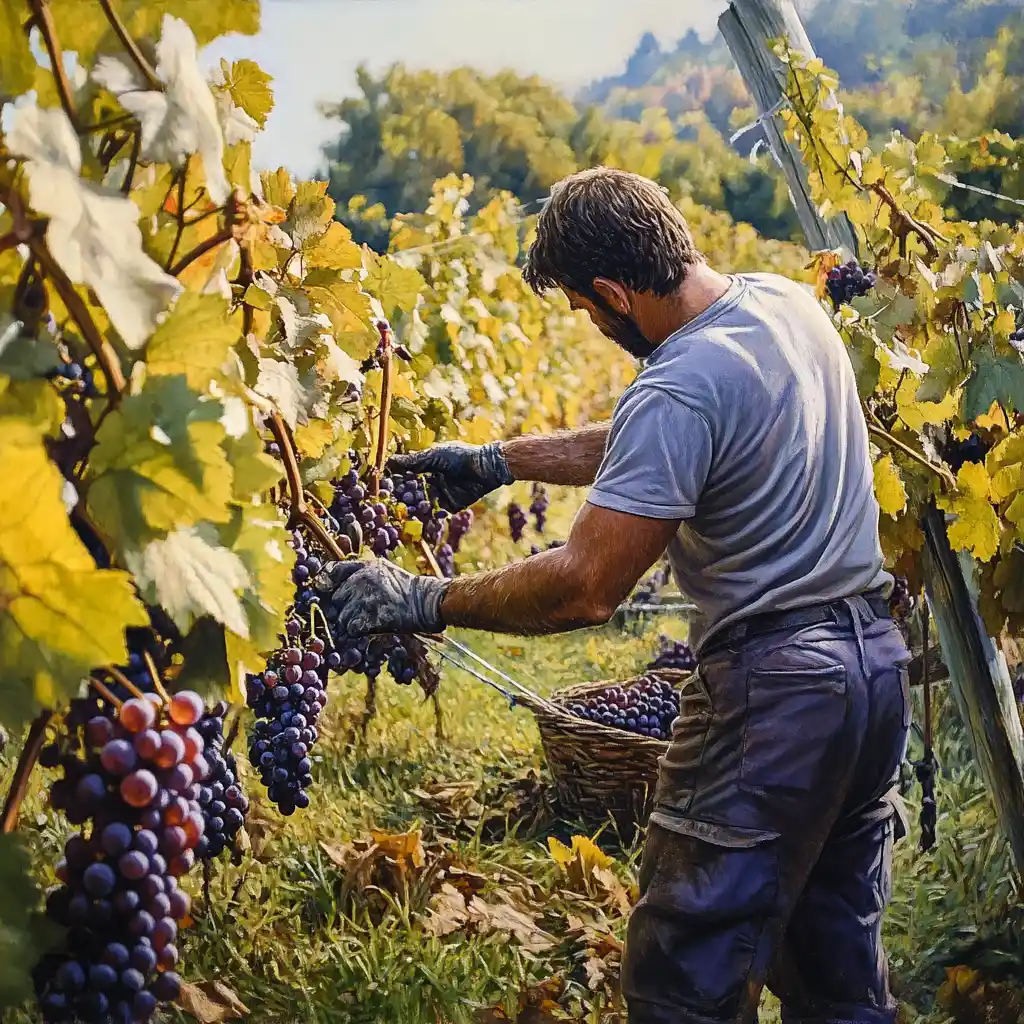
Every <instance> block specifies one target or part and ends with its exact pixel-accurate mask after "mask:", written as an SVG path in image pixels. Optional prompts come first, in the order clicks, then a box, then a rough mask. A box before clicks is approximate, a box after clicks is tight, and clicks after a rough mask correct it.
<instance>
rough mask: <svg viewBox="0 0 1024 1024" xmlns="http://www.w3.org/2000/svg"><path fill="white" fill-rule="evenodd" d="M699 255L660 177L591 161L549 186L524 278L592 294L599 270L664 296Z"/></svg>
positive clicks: (538, 287)
mask: <svg viewBox="0 0 1024 1024" xmlns="http://www.w3.org/2000/svg"><path fill="white" fill-rule="evenodd" d="M703 262H704V256H703V255H702V254H701V253H700V252H698V251H697V249H696V248H695V247H694V244H693V236H692V235H691V234H690V228H689V225H688V224H687V223H686V219H685V218H684V217H683V215H682V214H681V213H680V212H679V211H678V210H677V209H676V208H675V206H673V205H672V201H671V200H670V199H669V197H668V194H667V192H666V191H665V189H663V188H662V187H661V186H660V185H659V184H657V182H654V181H651V180H650V178H644V177H641V176H640V175H639V174H631V173H630V172H628V171H619V170H615V169H613V168H611V167H592V168H590V169H589V170H585V171H577V172H576V173H575V174H570V175H569V176H568V177H566V178H563V179H562V180H561V181H559V182H557V183H556V184H555V185H553V186H552V188H551V197H550V199H549V200H548V201H547V203H546V204H545V206H544V208H543V209H542V210H541V212H540V216H539V217H538V218H537V238H536V241H535V242H534V243H533V245H532V246H531V247H530V251H529V253H528V254H527V257H526V265H525V267H524V268H523V277H524V279H525V280H526V283H527V284H528V285H529V286H530V287H531V288H532V289H533V290H534V291H535V292H541V291H544V290H545V289H548V288H562V289H567V290H569V291H572V292H575V293H577V294H578V295H583V296H586V297H588V298H590V297H593V295H594V289H593V282H594V279H595V278H597V277H604V278H607V279H608V280H610V281H617V282H618V283H619V284H621V285H624V286H625V287H627V288H631V289H632V290H633V291H636V292H652V293H653V294H655V295H657V296H665V295H669V294H671V293H672V292H673V291H674V290H675V289H676V288H678V287H679V285H680V283H681V282H682V281H683V279H684V278H685V277H686V272H687V268H688V267H692V266H694V265H695V264H698V263H703Z"/></svg>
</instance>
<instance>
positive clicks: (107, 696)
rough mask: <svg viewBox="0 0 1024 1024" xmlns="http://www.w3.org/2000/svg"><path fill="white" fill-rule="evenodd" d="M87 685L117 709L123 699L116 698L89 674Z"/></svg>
mask: <svg viewBox="0 0 1024 1024" xmlns="http://www.w3.org/2000/svg"><path fill="white" fill-rule="evenodd" d="M89 685H90V686H91V687H92V688H93V689H94V690H95V691H96V692H97V693H98V694H99V695H100V696H101V697H102V698H103V699H104V700H105V701H107V702H108V703H110V704H113V705H114V707H115V708H117V709H118V711H120V710H121V706H122V704H123V703H124V701H121V700H118V699H117V697H115V696H114V695H113V694H112V693H111V692H110V691H109V690H108V689H107V688H106V687H105V686H104V685H103V683H101V682H100V681H99V680H98V679H97V678H96V677H95V676H89Z"/></svg>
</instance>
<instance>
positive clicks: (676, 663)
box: [647, 635, 697, 672]
mask: <svg viewBox="0 0 1024 1024" xmlns="http://www.w3.org/2000/svg"><path fill="white" fill-rule="evenodd" d="M658 640H659V643H660V645H661V649H660V650H659V651H658V653H657V655H656V656H655V658H654V660H653V661H651V662H650V664H648V666H647V668H648V670H652V669H659V668H673V669H679V670H680V671H681V672H692V671H693V670H694V669H695V668H696V667H697V659H696V658H695V657H694V655H693V650H692V649H691V648H690V645H689V644H684V643H683V642H682V641H681V640H672V639H671V638H669V637H667V636H664V635H662V636H660V637H658Z"/></svg>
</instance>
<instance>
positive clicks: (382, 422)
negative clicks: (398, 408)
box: [369, 323, 392, 497]
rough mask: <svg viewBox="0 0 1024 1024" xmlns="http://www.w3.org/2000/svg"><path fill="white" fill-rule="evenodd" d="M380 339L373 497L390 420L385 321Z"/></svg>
mask: <svg viewBox="0 0 1024 1024" xmlns="http://www.w3.org/2000/svg"><path fill="white" fill-rule="evenodd" d="M379 329H380V341H381V349H382V355H381V364H380V370H381V384H380V413H379V417H378V420H377V451H376V452H375V454H374V457H373V468H372V469H371V470H370V480H369V484H370V494H371V495H373V496H374V497H376V496H377V494H379V493H380V478H381V476H382V474H383V473H384V459H385V457H386V456H387V451H388V423H389V422H390V420H391V392H392V387H391V383H392V382H391V344H392V339H391V328H390V327H389V326H388V325H387V324H386V323H381V324H380V325H379Z"/></svg>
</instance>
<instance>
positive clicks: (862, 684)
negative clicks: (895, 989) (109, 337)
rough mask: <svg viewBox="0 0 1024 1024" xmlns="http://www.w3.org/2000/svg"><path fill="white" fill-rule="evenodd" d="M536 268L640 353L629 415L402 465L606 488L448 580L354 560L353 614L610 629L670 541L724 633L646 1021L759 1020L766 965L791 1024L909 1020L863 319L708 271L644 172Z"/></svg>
mask: <svg viewBox="0 0 1024 1024" xmlns="http://www.w3.org/2000/svg"><path fill="white" fill-rule="evenodd" d="M524 274H525V277H526V280H527V281H528V282H529V283H530V285H531V286H532V287H533V288H534V289H536V290H538V291H540V290H543V289H548V288H553V287H559V288H561V289H562V291H563V292H564V293H565V294H566V296H567V297H568V298H569V301H570V303H571V304H572V306H573V307H574V308H576V309H585V310H586V311H587V312H588V313H589V315H590V317H591V318H592V319H593V321H594V323H595V324H596V325H597V326H598V327H599V328H600V329H601V330H602V331H603V332H604V333H605V334H606V335H607V336H608V337H609V338H611V339H612V340H614V341H615V342H617V343H618V344H619V345H620V346H622V348H624V349H625V350H626V351H627V352H629V353H631V354H632V355H634V356H636V357H638V358H640V359H642V360H644V361H645V365H644V367H643V369H642V371H641V372H640V374H639V375H638V377H637V379H636V380H635V382H634V383H633V384H631V385H630V386H629V387H628V388H627V389H626V391H625V393H624V394H623V395H622V397H621V399H620V400H619V402H618V404H617V406H616V408H615V412H614V415H613V417H612V421H611V425H610V426H608V425H597V426H593V427H588V428H584V429H582V430H575V431H568V432H563V433H559V434H556V435H554V436H550V437H518V438H513V439H512V440H509V441H505V442H497V443H493V444H489V445H484V446H482V447H472V446H468V445H463V444H441V445H438V446H436V447H434V448H432V449H430V450H428V451H426V452H422V453H418V454H415V455H409V456H402V457H397V458H396V459H395V460H394V463H395V464H396V465H397V466H398V467H400V468H402V469H414V470H417V471H425V472H430V473H433V474H435V475H436V476H437V477H438V480H439V487H440V493H441V498H442V501H443V503H444V504H446V505H447V507H448V508H449V509H457V508H462V507H465V506H468V505H470V504H472V503H473V502H475V501H477V500H478V499H480V498H481V497H483V496H484V495H485V494H487V493H488V492H489V491H491V490H493V489H495V488H497V487H499V486H501V485H504V484H509V483H511V482H513V481H514V480H534V481H540V482H544V483H551V484H572V485H591V487H590V492H589V495H588V499H587V502H586V504H585V505H584V506H583V508H582V509H581V510H580V512H579V514H578V515H577V517H576V520H575V522H574V523H573V526H572V530H571V532H570V534H569V537H568V539H567V541H566V544H565V546H564V547H562V548H559V549H557V550H552V551H546V552H542V553H540V554H538V555H536V556H534V557H532V558H529V559H526V560H524V561H522V562H518V563H516V564H514V565H509V566H506V567H505V568H503V569H499V570H497V571H496V572H485V573H478V574H476V575H471V576H466V577H461V578H458V579H455V580H450V581H449V580H445V581H439V580H434V579H430V578H425V577H416V576H412V575H410V574H409V573H406V572H404V571H403V570H400V569H398V568H397V567H395V566H394V565H392V564H390V563H388V562H386V561H385V560H383V559H381V560H378V561H377V562H375V563H374V564H373V565H372V566H371V567H368V568H362V567H360V565H359V564H358V563H356V564H354V565H353V564H351V563H349V564H342V565H335V566H334V567H333V568H332V570H331V574H330V575H331V580H332V582H331V586H332V588H336V589H335V590H334V593H333V597H332V599H331V600H332V609H331V611H332V616H333V617H335V618H336V620H337V626H336V628H337V629H339V630H340V631H342V632H345V631H347V632H349V633H351V634H362V633H368V632H388V633H413V632H420V633H432V632H438V631H440V630H442V629H443V628H444V627H445V626H465V627H470V628H475V629H486V630H495V631H503V632H510V633H518V634H540V633H548V632H556V631H559V630H569V629H574V628H577V627H581V626H589V625H595V624H599V623H603V622H606V621H608V619H609V618H610V616H611V615H612V613H613V612H614V610H615V609H616V607H617V606H618V605H619V603H620V602H621V601H622V600H623V599H624V598H625V597H626V596H627V594H628V593H629V592H630V590H631V589H632V588H633V586H634V585H635V584H636V582H637V581H638V579H639V578H640V577H641V576H642V575H643V574H644V572H646V571H647V570H648V569H649V567H650V566H651V565H652V564H653V563H654V562H655V561H656V560H657V559H658V558H659V557H660V556H661V555H662V553H663V552H664V551H665V550H666V547H669V550H670V554H671V556H672V557H673V560H674V566H673V568H674V571H675V573H676V576H677V579H678V580H679V581H680V584H681V587H682V589H683V590H684V591H685V593H686V594H687V595H689V596H690V597H691V598H693V600H694V601H695V602H696V603H697V604H698V606H700V608H701V609H702V611H703V612H704V613H705V615H706V617H707V619H708V628H707V630H706V632H705V634H704V637H703V638H702V640H701V642H700V646H699V650H698V657H699V670H698V673H697V675H696V676H695V679H694V681H693V683H692V685H691V686H689V687H688V688H687V689H686V690H685V691H684V693H683V697H682V700H681V708H680V715H679V718H678V719H677V720H676V723H675V727H674V732H673V738H672V743H671V747H670V749H669V751H668V753H667V755H666V756H665V758H664V760H663V763H662V769H661V777H660V780H659V784H658V788H657V792H656V796H655V809H654V811H653V814H652V816H651V822H650V826H649V831H648V836H647V847H646V850H645V855H644V860H643V865H642V869H641V879H640V888H641V899H640V901H639V903H638V904H637V906H636V908H635V910H634V912H633V916H632V919H631V921H630V926H629V934H628V941H627V946H626V954H625V961H624V964H623V988H624V992H625V996H626V999H627V1001H628V1005H629V1019H630V1021H631V1022H633V1024H669V1022H671V1024H682V1022H685V1024H716V1022H726V1021H732V1022H742V1021H750V1020H754V1019H756V1012H757V1004H758V999H759V995H760V991H761V988H762V986H763V984H764V983H765V982H766V981H767V983H768V984H769V986H770V987H771V988H772V989H773V990H774V991H775V992H776V994H777V995H778V996H779V997H780V998H781V1000H782V1003H783V1007H784V1019H785V1020H786V1021H790V1022H794V1024H795V1022H800V1024H812V1022H813V1024H840V1022H844V1024H847V1022H856V1024H882V1022H891V1021H893V1020H894V1019H895V1005H894V1001H893V999H892V998H891V996H890V993H889V990H888V983H887V975H886V963H885V957H884V954H883V952H882V949H881V942H880V922H881V916H882V912H883V910H884V908H885V905H886V903H887V900H888V897H889V887H890V870H891V848H892V842H893V836H894V829H895V821H894V807H893V798H892V796H891V793H892V787H893V784H894V782H895V779H896V777H897V773H898V767H899V764H900V761H901V760H902V757H903V753H904V749H905V744H906V738H907V728H908V724H909V721H908V717H909V710H908V709H909V697H908V690H907V677H906V671H905V665H906V663H907V661H908V660H909V658H908V654H907V651H906V648H905V647H904V644H903V641H902V639H901V636H900V634H899V631H898V630H897V628H896V627H895V625H894V624H893V622H892V620H891V619H890V618H889V616H888V612H887V609H886V596H885V595H886V594H887V593H888V592H889V589H890V588H891V585H892V579H891V577H890V576H888V574H887V573H885V572H884V571H883V568H882V554H881V550H880V547H879V540H878V507H877V505H876V502H875V498H874V493H873V489H872V469H871V462H870V454H869V448H868V436H867V431H866V427H865V424H864V421H863V418H862V414H861V411H860V406H859V403H858V399H857V392H856V387H855V384H854V376H853V371H852V368H851V365H850V362H849V360H848V357H847V354H846V351H845V349H844V346H843V342H842V339H841V338H840V337H839V335H838V334H837V332H836V330H835V328H834V327H833V325H832V322H831V320H830V319H829V317H828V315H827V314H826V313H825V312H824V310H823V309H822V308H821V307H820V306H819V304H818V303H817V302H816V301H815V299H814V298H813V297H812V296H811V295H809V294H808V293H807V292H806V291H805V290H804V289H803V288H802V287H800V286H799V285H796V284H794V283H793V282H790V281H788V280H785V279H784V278H781V277H777V276H775V275H771V274H749V275H738V276H724V275H722V274H719V273H717V272H716V271H715V270H713V269H712V268H710V267H709V266H708V265H707V264H706V262H705V260H704V258H703V257H702V256H701V254H700V253H698V252H697V251H696V250H695V248H694V245H693V241H692V239H691V236H690V233H689V230H688V228H687V225H686V222H685V221H684V219H683V218H682V216H681V215H680V214H679V212H678V211H677V210H676V209H675V208H674V207H673V206H672V204H671V202H670V201H669V200H668V198H667V197H666V195H665V193H664V191H663V190H662V189H660V188H659V187H658V186H657V185H656V184H654V183H653V182H651V181H648V180H646V179H644V178H640V177H637V176H635V175H631V174H626V173H623V172H621V171H615V170H609V169H605V168H596V169H593V170H589V171H584V172H582V173H579V174H574V175H572V176H571V177H569V178H567V179H565V180H564V181H562V182H560V183H559V184H558V185H557V186H556V187H555V188H554V189H553V190H552V194H551V199H550V201H549V203H548V204H547V205H546V207H545V208H544V210H543V212H542V213H541V215H540V217H539V219H538V224H537V240H536V242H535V243H534V245H533V247H532V248H531V250H530V252H529V256H528V261H527V266H526V269H525V271H524ZM670 542H672V543H671V546H670Z"/></svg>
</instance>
